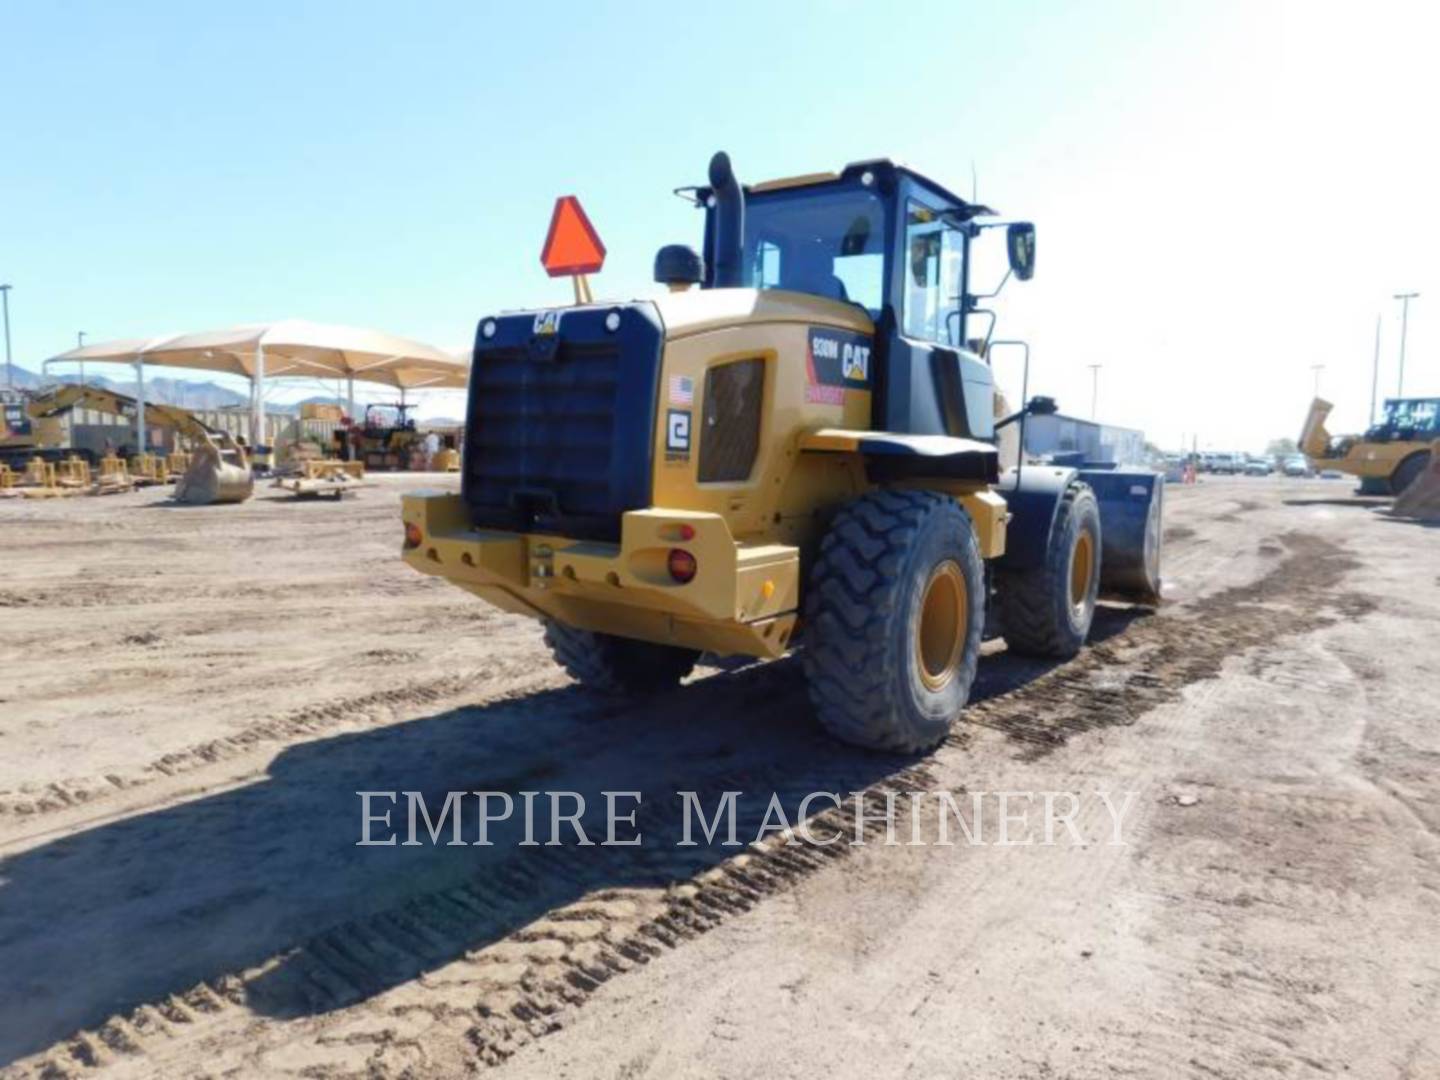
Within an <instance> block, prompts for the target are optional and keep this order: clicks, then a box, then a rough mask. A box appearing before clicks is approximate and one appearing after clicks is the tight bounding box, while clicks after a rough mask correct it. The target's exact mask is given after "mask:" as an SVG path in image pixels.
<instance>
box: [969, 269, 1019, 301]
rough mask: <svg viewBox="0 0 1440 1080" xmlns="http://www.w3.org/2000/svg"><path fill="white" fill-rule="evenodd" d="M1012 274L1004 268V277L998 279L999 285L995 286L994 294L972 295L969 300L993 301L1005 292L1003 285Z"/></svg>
mask: <svg viewBox="0 0 1440 1080" xmlns="http://www.w3.org/2000/svg"><path fill="white" fill-rule="evenodd" d="M1012 272H1013V271H1011V270H1010V269H1009V268H1008V267H1007V268H1006V270H1005V276H1004V277H1002V278H1001V279H1000V284H999V285H996V286H995V291H994V292H987V293H976V294H974V295H972V296H971V297H970V299H971V300H993V299H995V297H997V296H999V295H1000V294H1001V293H1002V292H1003V291H1004V290H1005V283H1006V282H1008V281H1009V280H1010V275H1011V273H1012Z"/></svg>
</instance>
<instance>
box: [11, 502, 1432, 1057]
mask: <svg viewBox="0 0 1440 1080" xmlns="http://www.w3.org/2000/svg"><path fill="white" fill-rule="evenodd" d="M427 482H429V483H432V484H434V485H437V486H444V485H446V484H453V482H454V481H453V480H451V479H448V478H430V479H429V480H428V481H427ZM415 483H416V480H415V478H414V477H406V478H386V479H382V480H381V481H380V483H379V484H378V486H376V487H374V488H371V489H368V490H365V491H363V492H361V493H360V494H358V495H357V496H356V497H355V498H354V499H353V500H352V501H347V502H345V503H342V504H335V503H331V502H328V501H327V502H313V503H299V502H292V501H290V500H289V499H288V498H280V497H275V496H273V495H272V493H271V492H270V491H269V490H267V489H260V492H259V494H258V495H257V497H256V498H255V499H253V500H252V501H250V502H248V503H245V504H243V505H240V506H234V507H209V508H205V507H199V508H188V507H187V508H178V507H172V506H169V505H167V504H166V503H165V501H164V496H163V493H161V492H153V491H152V492H139V493H135V494H132V495H124V496H113V497H110V498H105V499H78V498H77V499H69V500H63V501H53V502H39V501H36V502H31V501H22V500H11V501H8V502H4V503H0V860H3V861H0V1075H4V1076H23V1077H32V1076H55V1077H59V1076H91V1075H97V1076H98V1075H108V1076H117V1077H124V1076H137V1077H138V1076H151V1075H157V1074H158V1075H166V1076H202V1075H203V1076H252V1075H264V1076H307V1077H338V1076H369V1077H396V1076H402V1075H415V1076H420V1075H424V1076H437V1075H438V1076H449V1075H462V1074H470V1073H491V1074H493V1075H496V1076H498V1077H501V1078H506V1077H517V1078H518V1077H547V1078H548V1077H572V1078H588V1077H613V1078H617V1080H618V1078H632V1080H633V1078H639V1077H653V1078H665V1080H669V1078H676V1077H697V1078H698V1077H712V1076H715V1077H750V1076H764V1077H790V1076H794V1077H800V1076H806V1077H808V1076H816V1075H831V1076H883V1077H914V1078H932V1077H933V1078H940V1077H962V1076H963V1077H976V1078H987V1080H988V1078H1017V1080H1018V1078H1027V1080H1028V1078H1036V1077H1130V1076H1133V1077H1153V1076H1178V1077H1195V1078H1197V1080H1199V1078H1207V1080H1213V1078H1216V1077H1233V1078H1237V1080H1238V1078H1253V1077H1258V1076H1277V1077H1287V1078H1292V1077H1332V1076H1351V1077H1357V1078H1389V1077H1412V1078H1417V1080H1418V1078H1433V1077H1436V1076H1440V1022H1437V1018H1440V835H1437V831H1440V722H1437V721H1440V709H1437V707H1436V704H1435V700H1436V699H1435V691H1436V688H1437V686H1440V651H1437V649H1436V646H1435V642H1436V631H1437V629H1440V587H1437V586H1440V531H1437V530H1436V529H1434V528H1426V527H1424V526H1421V525H1417V524H1415V523H1413V522H1405V521H1399V520H1395V519H1392V518H1389V517H1388V516H1386V515H1385V514H1384V513H1383V512H1382V511H1381V509H1380V505H1381V504H1377V503H1376V502H1375V501H1372V500H1362V499H1357V498H1354V497H1352V496H1351V494H1350V486H1351V485H1349V484H1347V483H1345V482H1341V481H1335V482H1328V481H1317V480H1312V481H1287V480H1282V479H1279V478H1269V479H1256V478H1235V479H1212V480H1209V481H1207V482H1205V483H1203V484H1201V485H1199V486H1197V487H1193V488H1172V489H1171V491H1170V492H1169V495H1168V503H1167V511H1166V522H1167V536H1168V541H1167V549H1166V559H1167V567H1166V576H1167V598H1168V602H1167V604H1166V605H1165V606H1164V607H1163V608H1162V610H1161V611H1160V613H1158V614H1154V615H1149V614H1142V613H1138V612H1135V611H1132V610H1130V609H1125V608H1107V609H1104V610H1102V612H1101V613H1100V615H1099V617H1098V620H1097V626H1096V632H1095V634H1094V641H1093V643H1092V645H1091V646H1090V647H1089V648H1088V649H1087V650H1086V651H1085V652H1084V653H1083V654H1082V655H1081V656H1080V657H1079V658H1078V659H1077V660H1075V661H1073V662H1071V663H1068V664H1064V665H1060V666H1051V665H1046V664H1041V663H1037V662H1034V661H1024V660H1020V659H1018V658H1013V657H1009V656H1007V655H1005V653H1004V651H1003V646H1000V645H998V644H992V645H989V646H987V652H988V653H990V654H992V655H989V656H988V657H987V659H986V660H985V662H984V663H983V664H982V674H981V677H980V681H979V684H978V685H977V687H976V690H975V692H974V694H973V698H972V705H971V707H970V708H969V709H968V710H967V712H966V721H967V722H966V723H964V724H962V725H961V726H960V727H959V728H958V729H957V732H956V734H955V735H954V736H953V737H952V738H951V739H950V740H949V742H948V743H947V744H946V745H945V746H944V747H942V748H941V749H940V751H939V752H938V753H936V754H935V755H933V756H932V757H929V758H926V759H923V760H915V759H902V758H893V757H884V756H877V755H874V754H866V753H861V752H858V751H853V750H849V749H847V748H845V747H842V746H838V745H836V744H834V743H832V742H830V741H829V740H827V739H825V738H824V737H822V736H821V735H820V734H818V733H817V732H816V731H815V729H814V727H813V721H812V719H811V716H810V713H809V710H808V707H807V705H806V700H805V695H804V691H803V687H802V685H801V682H800V674H799V670H798V664H797V663H796V662H795V661H794V660H785V661H780V662H777V663H772V664H750V665H727V666H725V667H724V668H715V667H707V668H703V669H701V670H700V671H699V672H698V673H697V676H696V677H695V678H694V679H693V680H692V681H691V683H690V684H689V685H687V686H685V687H683V688H681V689H680V690H678V691H676V692H674V693H671V694H667V695H664V696H662V697H660V698H658V699H655V700H653V701H650V702H647V703H644V704H630V705H620V704H615V703H612V702H607V701H604V700H600V699H596V698H593V697H591V696H589V695H588V694H586V693H584V692H581V691H579V690H578V689H576V688H574V687H573V686H572V685H571V684H570V683H569V681H568V680H567V679H566V678H565V677H564V676H563V675H562V674H560V673H559V672H558V671H557V670H556V669H555V668H554V667H553V666H552V665H551V663H550V662H549V659H548V654H547V653H546V651H545V649H544V647H543V645H542V644H541V641H540V634H539V630H538V627H537V626H536V625H535V624H533V623H530V622H528V621H526V620H524V619H520V618H517V617H513V616H507V615H501V614H499V613H497V612H494V611H493V610H490V609H488V608H486V607H485V606H484V605H482V604H481V603H480V602H478V601H476V600H474V599H472V598H471V597H469V596H467V595H466V594H464V593H462V592H460V591H458V590H456V589H454V588H452V587H450V586H447V585H445V584H443V583H442V582H439V581H437V580H433V579H427V578H423V577H420V576H419V575H416V574H414V573H413V572H412V571H410V570H409V569H408V568H406V567H405V566H403V565H402V564H401V563H400V561H399V559H398V557H397V555H398V547H399V540H400V529H399V525H398V517H397V509H398V505H397V500H398V495H399V493H400V491H402V490H404V489H406V488H408V487H413V486H415ZM407 790H409V791H419V792H423V793H426V795H427V797H433V798H432V802H431V805H432V807H434V808H437V809H438V807H439V804H440V800H441V799H442V798H443V793H444V792H446V791H450V790H462V791H505V792H509V793H512V794H515V795H516V797H517V800H518V798H519V796H518V793H519V792H523V791H550V790H569V791H576V792H580V793H582V794H584V795H585V796H586V797H587V802H588V803H589V804H590V805H591V806H592V807H595V806H601V807H602V808H603V797H602V796H601V792H604V791H633V792H639V793H641V800H640V806H639V809H638V812H637V814H636V826H635V827H636V830H637V831H640V832H641V833H642V834H643V836H644V840H645V842H644V843H643V844H642V845H641V846H638V847H618V846H594V847H580V846H577V845H576V844H574V843H573V842H567V843H564V844H562V845H559V846H546V845H543V844H542V845H540V846H519V845H518V840H519V833H518V829H517V828H516V827H515V826H514V823H513V822H512V823H506V824H505V825H503V826H501V827H500V828H498V829H497V830H495V832H494V834H493V839H495V841H496V842H495V844H494V846H492V847H476V846H455V847H449V846H435V845H431V844H429V843H426V844H421V845H418V846H413V847H411V846H377V847H371V846H357V844H356V841H357V840H358V839H360V828H361V826H360V799H359V797H358V796H357V795H356V792H358V791H407ZM681 791H694V792H697V793H698V797H699V798H700V799H701V801H702V802H703V803H705V805H707V806H713V805H714V804H715V801H716V800H717V799H718V798H719V796H720V795H721V794H722V793H723V792H726V791H739V792H741V795H740V796H739V798H738V807H739V817H740V822H741V827H740V830H739V833H740V838H741V839H742V840H746V839H754V837H755V833H756V828H757V825H758V824H759V823H760V821H761V820H762V819H763V817H764V815H765V814H766V811H767V806H768V803H769V801H770V800H771V798H772V794H774V795H777V796H778V802H779V805H780V806H781V807H782V808H783V809H785V810H786V811H787V814H788V817H789V818H790V819H791V820H795V819H797V818H798V816H799V815H798V811H799V804H800V801H801V800H802V799H803V798H804V797H805V795H806V794H808V793H810V792H812V791H828V792H838V793H848V792H854V791H864V792H866V793H867V797H866V801H865V802H864V804H863V809H864V810H865V812H867V813H874V812H878V810H879V809H883V806H884V803H885V801H886V798H887V796H891V795H893V796H895V798H896V800H897V803H898V804H899V805H900V806H901V807H902V818H901V825H902V829H901V832H902V834H903V835H902V836H901V842H900V843H897V844H895V845H893V846H892V845H886V844H884V843H882V842H880V841H881V840H882V839H883V826H881V827H880V832H879V834H878V835H877V834H876V833H874V832H872V833H871V834H870V842H869V843H867V844H865V845H864V846H853V845H851V844H848V843H837V844H831V845H823V844H821V843H820V842H818V840H823V839H824V838H825V837H827V836H829V835H831V834H832V833H833V832H834V830H836V829H842V830H853V829H854V827H855V820H854V819H855V805H854V804H853V803H846V804H845V806H844V807H843V808H841V809H833V808H827V807H828V804H827V803H823V802H822V803H820V804H819V806H818V808H815V807H813V805H812V810H813V812H814V813H815V814H816V815H817V816H816V818H815V822H814V824H815V826H816V827H815V829H814V834H818V838H817V836H816V835H812V836H811V837H810V839H809V840H807V839H806V838H804V837H800V836H794V837H787V836H785V835H783V834H780V833H774V832H772V833H769V834H768V836H767V838H766V839H765V840H764V842H762V843H757V844H750V845H748V846H746V847H743V848H740V849H736V848H728V847H722V846H718V845H711V844H705V843H702V844H699V845H697V846H692V847H686V846H677V840H679V839H680V838H681V815H680V813H679V810H678V797H677V795H676V793H677V792H681ZM1047 791H1050V792H1076V793H1079V795H1080V796H1081V798H1080V803H1079V807H1080V809H1079V813H1078V815H1077V816H1076V818H1075V819H1074V821H1075V824H1076V826H1077V832H1078V834H1079V840H1078V842H1072V840H1071V839H1069V838H1066V839H1062V840H1061V841H1059V842H1057V843H1055V844H1054V845H1048V846H1047V845H1045V844H1043V843H1040V842H1038V841H1037V842H1035V843H1032V844H1029V845H1025V844H1015V845H1008V846H1001V845H1000V844H998V843H996V842H994V834H995V825H996V820H995V819H996V817H997V809H996V806H997V802H996V800H998V794H997V793H1002V792H1022V793H1043V792H1047ZM1100 792H1107V793H1113V794H1114V798H1115V801H1116V802H1117V803H1118V802H1120V801H1121V799H1122V798H1123V793H1125V792H1133V793H1134V795H1133V797H1132V801H1131V804H1130V806H1129V809H1128V811H1127V814H1126V815H1125V816H1124V818H1123V819H1122V826H1123V827H1122V830H1121V836H1122V843H1120V844H1114V843H1111V842H1110V841H1111V840H1112V839H1113V833H1112V827H1111V819H1110V816H1109V814H1108V813H1107V811H1106V809H1105V807H1104V805H1103V803H1102V801H1101V800H1100V798H1099V795H1098V793H1100ZM940 793H948V794H949V795H950V796H951V797H952V798H953V799H956V800H958V801H959V803H961V804H963V805H969V800H970V799H971V798H972V797H973V796H976V795H978V796H980V798H981V805H982V807H983V814H984V815H985V817H984V819H983V821H982V823H981V825H983V828H982V827H981V825H977V831H979V832H981V834H982V839H983V840H986V841H988V842H982V843H979V844H968V843H963V842H962V843H957V844H954V845H952V846H942V845H941V844H940V843H939V842H938V841H939V839H940V837H939V828H938V815H936V814H935V813H934V811H933V810H932V809H927V806H928V805H929V804H927V800H931V801H932V802H933V801H934V800H936V799H938V796H939V794H940ZM1034 798H1038V796H1035V797H1033V798H1032V801H1031V803H1030V804H1027V805H1028V806H1029V808H1030V811H1031V813H1030V816H1029V817H1027V819H1026V821H1027V823H1033V822H1035V821H1038V816H1037V815H1036V814H1035V813H1034V809H1035V807H1034ZM986 800H990V801H988V802H987V801H986ZM917 807H918V808H919V809H918V810H917V809H914V808H917ZM905 808H909V809H905ZM912 811H913V813H914V817H913V818H911V817H910V816H909V815H910V813H911V812H912ZM593 820H596V818H595V815H594V814H593V813H592V814H590V815H587V817H586V818H585V822H586V824H587V827H589V825H590V823H591V822H592V821H593ZM971 824H976V823H975V822H974V820H973V817H972V818H971ZM546 829H547V830H548V825H547V826H546ZM601 831H602V833H603V829H602V830H601ZM952 831H953V830H952ZM1032 832H1033V830H1032ZM1026 835H1031V834H1026ZM467 838H470V837H469V835H468V834H467ZM542 838H543V837H542ZM1031 838H1032V839H1035V837H1034V836H1033V835H1031ZM718 839H719V838H718V837H717V840H718ZM911 841H914V842H913V843H912V842H911Z"/></svg>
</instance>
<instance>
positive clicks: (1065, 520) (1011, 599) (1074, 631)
mask: <svg viewBox="0 0 1440 1080" xmlns="http://www.w3.org/2000/svg"><path fill="white" fill-rule="evenodd" d="M1087 530H1088V531H1089V532H1091V533H1092V534H1093V543H1094V552H1095V565H1094V569H1093V572H1092V573H1091V575H1090V588H1089V591H1088V595H1087V597H1086V599H1085V603H1084V604H1083V605H1081V607H1080V610H1079V611H1078V612H1077V611H1076V608H1075V606H1074V605H1072V604H1071V603H1070V560H1071V558H1072V556H1073V553H1074V551H1075V545H1076V544H1077V543H1078V541H1079V539H1080V536H1081V534H1082V533H1083V532H1085V531H1087ZM1101 539H1102V538H1101V536H1100V505H1099V503H1097V502H1096V501H1095V493H1094V492H1093V491H1091V490H1090V486H1089V485H1088V484H1083V483H1080V482H1078V481H1077V482H1075V483H1072V484H1071V485H1070V486H1069V487H1068V488H1066V489H1065V494H1064V495H1062V496H1061V497H1060V505H1059V507H1057V508H1056V511H1055V522H1054V524H1053V525H1052V526H1051V527H1050V542H1049V544H1048V545H1047V546H1046V551H1045V562H1044V565H1042V566H1040V567H1039V568H1037V569H1034V570H1003V569H1001V570H997V572H996V574H995V600H996V603H997V604H998V605H999V609H1000V628H1001V629H1000V633H1001V636H1002V637H1003V638H1004V639H1005V644H1006V646H1007V647H1008V648H1009V649H1010V651H1011V652H1015V653H1019V654H1021V655H1023V656H1042V657H1050V658H1054V659H1061V660H1068V659H1070V658H1071V657H1073V656H1075V655H1076V654H1077V653H1079V651H1080V649H1081V647H1082V646H1084V644H1085V639H1086V638H1087V637H1088V636H1089V635H1090V624H1091V622H1093V621H1094V618H1095V597H1096V596H1097V595H1098V594H1099V592H1100V565H1101V561H1102V559H1101V556H1102V555H1103V552H1104V549H1103V548H1102V547H1101Z"/></svg>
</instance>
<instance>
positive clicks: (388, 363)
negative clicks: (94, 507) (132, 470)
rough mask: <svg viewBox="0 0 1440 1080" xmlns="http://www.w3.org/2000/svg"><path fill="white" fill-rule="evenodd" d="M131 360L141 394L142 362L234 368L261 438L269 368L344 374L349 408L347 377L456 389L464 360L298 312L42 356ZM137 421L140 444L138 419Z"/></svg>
mask: <svg viewBox="0 0 1440 1080" xmlns="http://www.w3.org/2000/svg"><path fill="white" fill-rule="evenodd" d="M86 360H90V361H93V362H96V363H103V362H110V363H130V364H135V365H136V373H137V376H138V377H137V383H138V391H139V392H138V397H139V399H140V401H141V402H142V403H143V402H144V400H145V378H144V370H145V366H149V365H154V366H158V367H173V368H191V369H197V370H200V371H218V372H223V373H225V374H229V375H239V376H242V377H244V378H247V379H249V380H250V388H251V394H250V408H251V421H250V424H251V432H250V434H251V439H252V441H253V442H254V443H255V445H257V446H259V445H262V444H263V443H264V442H265V410H264V400H265V380H266V379H267V378H274V377H276V376H291V377H296V376H309V377H311V378H322V379H324V378H330V379H336V378H339V379H346V380H348V381H349V382H350V394H349V398H350V412H351V414H352V415H353V414H354V412H355V401H354V398H355V393H354V380H356V379H362V380H364V381H366V382H374V383H383V384H384V385H386V386H393V387H395V388H396V389H398V390H399V391H400V392H401V397H402V398H403V397H404V392H405V391H406V390H419V389H422V388H423V389H462V388H464V386H465V384H466V382H467V381H468V379H469V375H470V365H469V364H468V363H467V362H465V361H462V360H459V359H457V358H456V357H455V356H454V355H452V354H450V353H447V352H444V351H443V350H441V349H437V348H435V347H434V346H432V345H426V344H425V343H424V342H421V341H414V340H412V339H410V338H402V337H397V336H396V335H394V334H387V333H385V331H383V330H371V329H367V328H364V327H358V326H335V325H331V324H328V323H313V322H308V321H307V320H305V319H284V320H282V321H280V322H273V323H251V324H247V325H244V326H232V327H229V328H227V329H224V330H203V331H201V332H199V333H196V334H169V335H167V336H164V337H158V338H127V339H124V340H120V341H102V342H99V343H97V344H95V345H84V346H81V347H80V348H78V349H71V350H70V351H69V352H63V353H61V354H60V355H59V356H52V357H51V358H50V359H49V360H47V361H45V363H46V365H49V364H52V363H67V362H83V361H86ZM141 416H142V419H141V420H140V421H139V422H138V423H137V425H136V427H137V434H138V437H139V441H140V444H141V445H142V446H143V445H145V426H144V420H143V410H142V411H141Z"/></svg>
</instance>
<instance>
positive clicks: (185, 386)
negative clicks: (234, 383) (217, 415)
mask: <svg viewBox="0 0 1440 1080" xmlns="http://www.w3.org/2000/svg"><path fill="white" fill-rule="evenodd" d="M3 373H4V371H3V368H0V381H3ZM50 381H51V382H55V381H59V382H76V381H78V375H76V374H74V373H71V372H66V373H65V374H64V375H61V376H60V377H59V378H58V380H56V379H52V380H50ZM85 383H86V385H87V386H98V387H100V388H101V389H102V390H111V391H114V392H115V393H117V394H124V395H126V396H127V397H135V396H136V391H137V390H138V389H139V387H138V386H137V385H136V384H135V383H134V382H121V381H120V380H118V379H111V378H108V377H107V376H104V375H91V374H89V373H86V376H85ZM44 384H45V380H42V379H41V378H40V376H39V375H37V374H35V372H33V371H27V370H25V369H24V368H22V367H17V368H15V385H16V386H18V387H20V388H21V389H22V390H39V389H41V387H42V386H43V385H44ZM145 400H146V401H153V402H155V403H156V404H158V405H179V406H180V407H181V408H182V409H234V408H241V409H245V408H249V407H250V399H249V397H247V396H246V395H245V394H242V393H239V392H237V391H235V390H231V389H230V388H229V387H226V386H220V385H218V384H216V383H213V382H194V381H192V380H190V379H169V378H165V377H163V376H160V377H157V378H153V379H146V380H145ZM309 404H322V405H340V406H342V407H343V406H344V405H345V401H344V400H343V399H341V398H336V397H326V396H324V395H316V396H314V397H308V398H305V399H304V400H303V401H287V402H285V403H284V404H279V403H275V402H271V403H270V404H269V405H268V406H267V411H268V412H279V413H298V412H299V411H300V406H301V405H309Z"/></svg>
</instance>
